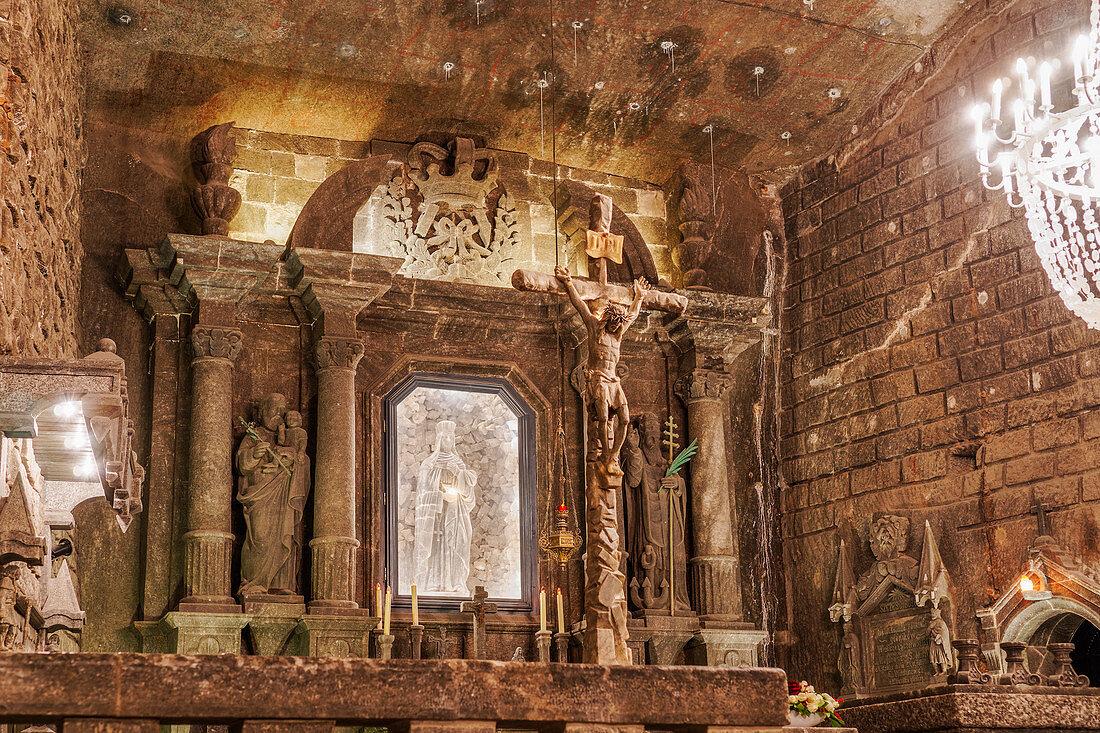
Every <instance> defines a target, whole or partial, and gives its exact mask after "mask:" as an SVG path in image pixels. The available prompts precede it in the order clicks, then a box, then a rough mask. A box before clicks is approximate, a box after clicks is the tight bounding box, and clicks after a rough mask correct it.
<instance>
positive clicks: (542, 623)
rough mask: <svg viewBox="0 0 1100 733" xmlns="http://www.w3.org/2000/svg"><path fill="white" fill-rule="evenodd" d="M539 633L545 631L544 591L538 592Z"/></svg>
mask: <svg viewBox="0 0 1100 733" xmlns="http://www.w3.org/2000/svg"><path fill="white" fill-rule="evenodd" d="M539 631H546V589H545V588H543V589H542V590H540V591H539Z"/></svg>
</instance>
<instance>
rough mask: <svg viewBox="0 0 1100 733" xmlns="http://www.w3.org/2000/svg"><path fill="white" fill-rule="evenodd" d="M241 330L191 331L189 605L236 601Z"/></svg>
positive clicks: (186, 549) (186, 569) (186, 601)
mask: <svg viewBox="0 0 1100 733" xmlns="http://www.w3.org/2000/svg"><path fill="white" fill-rule="evenodd" d="M241 343H242V337H241V332H240V331H238V330H237V329H235V328H219V327H215V326H207V325H202V324H199V325H196V326H195V327H194V328H192V329H191V346H192V349H193V351H194V358H193V359H192V362H191V446H190V456H189V467H190V469H189V470H190V473H189V477H190V490H189V491H188V497H187V525H186V526H187V532H186V533H184V535H183V548H184V549H183V551H184V560H183V562H184V571H183V573H184V575H183V582H184V594H185V597H184V599H183V601H181V608H182V607H183V606H184V605H186V604H214V605H227V606H228V605H233V597H232V595H231V593H230V586H229V569H230V566H231V564H232V553H233V534H232V532H231V526H230V521H231V520H230V511H231V506H232V502H233V430H232V422H231V420H232V417H231V416H232V414H233V360H234V359H236V358H237V354H239V353H240V350H241Z"/></svg>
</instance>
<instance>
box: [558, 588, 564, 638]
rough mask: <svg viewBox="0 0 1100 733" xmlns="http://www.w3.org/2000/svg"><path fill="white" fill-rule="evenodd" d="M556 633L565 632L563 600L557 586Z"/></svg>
mask: <svg viewBox="0 0 1100 733" xmlns="http://www.w3.org/2000/svg"><path fill="white" fill-rule="evenodd" d="M558 633H559V634H564V633H565V602H564V601H562V598H561V588H558Z"/></svg>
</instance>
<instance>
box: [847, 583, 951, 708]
mask: <svg viewBox="0 0 1100 733" xmlns="http://www.w3.org/2000/svg"><path fill="white" fill-rule="evenodd" d="M862 622H863V629H864V639H866V640H869V642H870V643H869V644H865V645H864V655H865V658H864V669H865V670H867V673H868V674H867V678H868V679H867V686H868V688H870V690H872V691H874V692H893V691H898V690H907V689H913V688H920V687H923V686H925V685H927V684H928V683H929V682H930V681H931V679H932V676H933V674H934V670H933V669H932V663H931V661H930V659H929V656H928V648H929V635H928V625H929V623H930V622H931V614H930V613H929V611H928V610H927V609H924V608H920V607H918V606H917V605H916V604H915V603H914V602H913V597H912V595H910V594H908V593H906V592H905V591H903V590H901V589H900V588H895V589H894V590H893V592H891V593H890V595H888V596H887V597H886V598H884V599H883V601H882V602H881V603H880V604H879V606H878V608H876V609H875V610H874V611H873V612H872V613H869V614H867V615H866V616H865V617H864V618H863V619H862Z"/></svg>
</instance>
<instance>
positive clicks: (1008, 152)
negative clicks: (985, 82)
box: [974, 0, 1100, 329]
mask: <svg viewBox="0 0 1100 733" xmlns="http://www.w3.org/2000/svg"><path fill="white" fill-rule="evenodd" d="M1091 24H1092V25H1091V31H1090V33H1089V35H1087V36H1086V35H1083V36H1081V37H1079V38H1078V39H1077V42H1076V44H1075V46H1074V49H1073V56H1072V58H1073V79H1074V88H1073V94H1074V96H1075V97H1076V100H1077V103H1076V105H1075V106H1074V107H1073V108H1072V109H1068V110H1064V111H1061V112H1055V111H1054V104H1053V101H1052V94H1051V76H1052V75H1053V73H1054V71H1055V69H1056V67H1057V65H1058V64H1059V62H1058V61H1055V62H1054V64H1051V63H1049V62H1046V61H1044V62H1042V63H1040V64H1039V65H1038V67H1037V69H1034V71H1035V72H1036V73H1037V78H1035V76H1033V75H1032V73H1033V69H1032V67H1031V65H1030V64H1029V63H1028V62H1027V61H1025V60H1024V59H1019V60H1017V62H1016V74H1017V76H1018V78H1019V84H1018V89H1017V91H1018V92H1019V96H1018V97H1017V98H1016V99H1015V100H1014V101H1013V102H1012V103H1011V107H1009V112H1010V113H1011V118H1012V121H1011V123H1010V122H1009V121H1008V120H1003V119H1002V114H1001V112H1002V109H1003V108H1004V107H1005V106H1006V105H1003V104H1002V96H1003V94H1004V91H1005V86H1004V82H1003V80H1001V79H998V80H997V81H995V82H994V83H993V97H992V103H991V104H981V105H978V106H976V107H975V108H974V123H975V127H976V132H977V148H978V163H979V164H980V166H981V174H982V184H983V185H984V186H985V187H986V188H988V189H990V190H993V191H1004V192H1005V195H1006V196H1007V197H1008V202H1009V205H1010V206H1013V207H1020V206H1023V207H1024V209H1025V211H1026V214H1027V224H1028V229H1030V230H1031V236H1032V238H1033V239H1034V240H1035V250H1036V251H1037V252H1038V253H1039V259H1040V260H1041V262H1042V264H1043V269H1044V270H1046V273H1047V275H1048V276H1049V277H1050V280H1051V282H1052V283H1053V284H1054V287H1055V289H1056V290H1057V291H1058V293H1059V295H1061V296H1062V301H1063V302H1064V303H1065V304H1066V307H1068V308H1069V309H1070V310H1071V311H1073V312H1074V313H1076V314H1077V315H1078V316H1080V317H1081V318H1083V319H1084V320H1085V322H1086V323H1087V324H1088V325H1089V326H1090V327H1091V328H1095V329H1100V222H1098V216H1097V213H1098V204H1100V79H1098V78H1097V75H1096V72H1097V62H1098V61H1100V0H1093V2H1092V15H1091ZM1036 98H1038V99H1036ZM1008 130H1011V132H1008ZM1002 131H1005V132H1006V133H1007V136H1006V137H1002V136H1001V132H1002Z"/></svg>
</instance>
